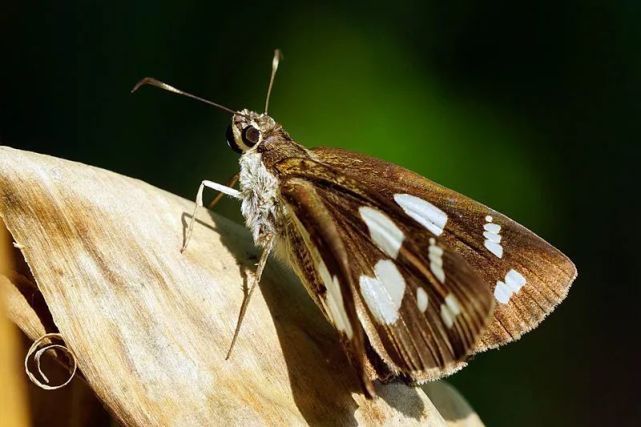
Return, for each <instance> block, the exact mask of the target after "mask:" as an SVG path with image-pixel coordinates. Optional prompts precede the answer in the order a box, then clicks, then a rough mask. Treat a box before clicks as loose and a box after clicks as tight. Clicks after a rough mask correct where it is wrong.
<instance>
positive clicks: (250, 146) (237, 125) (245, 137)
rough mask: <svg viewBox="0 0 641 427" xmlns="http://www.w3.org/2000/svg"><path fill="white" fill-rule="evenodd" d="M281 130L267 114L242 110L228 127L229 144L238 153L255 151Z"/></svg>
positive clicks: (235, 115) (233, 117) (234, 116)
mask: <svg viewBox="0 0 641 427" xmlns="http://www.w3.org/2000/svg"><path fill="white" fill-rule="evenodd" d="M278 128H280V127H279V126H278V125H277V124H276V122H275V121H274V119H272V118H271V117H270V116H269V115H267V114H266V113H261V114H259V113H256V112H254V111H249V110H246V109H245V110H242V111H239V112H238V113H236V114H234V115H233V116H232V119H231V123H230V125H229V126H228V127H227V134H226V137H227V144H228V145H229V148H231V149H232V150H234V151H235V152H237V153H240V154H242V153H245V152H247V151H250V150H255V149H256V148H257V147H258V146H259V145H260V144H261V143H262V142H263V141H264V140H266V139H267V138H268V137H269V136H271V135H272V134H274V133H275V132H276V131H277V130H278Z"/></svg>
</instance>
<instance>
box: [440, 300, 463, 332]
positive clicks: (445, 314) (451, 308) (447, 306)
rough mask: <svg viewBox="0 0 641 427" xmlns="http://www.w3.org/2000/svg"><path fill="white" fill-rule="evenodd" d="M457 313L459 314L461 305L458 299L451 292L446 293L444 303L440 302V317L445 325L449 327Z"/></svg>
mask: <svg viewBox="0 0 641 427" xmlns="http://www.w3.org/2000/svg"><path fill="white" fill-rule="evenodd" d="M459 314H461V307H460V306H459V303H458V300H457V299H456V297H455V296H454V295H453V294H448V295H447V296H446V297H445V303H444V304H441V319H443V323H445V326H447V327H448V328H451V327H452V326H453V325H454V321H455V320H456V316H458V315H459Z"/></svg>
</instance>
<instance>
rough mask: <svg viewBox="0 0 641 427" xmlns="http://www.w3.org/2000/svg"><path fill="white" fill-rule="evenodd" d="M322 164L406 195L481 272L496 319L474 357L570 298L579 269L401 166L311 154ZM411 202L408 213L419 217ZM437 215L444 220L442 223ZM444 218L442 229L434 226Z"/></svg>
mask: <svg viewBox="0 0 641 427" xmlns="http://www.w3.org/2000/svg"><path fill="white" fill-rule="evenodd" d="M310 151H311V152H312V153H313V154H312V156H313V157H314V158H315V159H316V160H317V161H319V162H321V163H323V164H326V165H330V166H332V167H334V168H336V169H337V170H340V171H341V173H342V174H344V175H345V176H348V177H351V178H353V179H357V180H359V181H360V182H361V183H362V185H363V186H364V187H366V188H370V189H372V191H376V192H378V193H379V194H381V195H382V196H383V197H386V198H390V199H391V198H394V196H395V195H398V194H403V195H410V196H415V197H417V198H419V199H420V200H424V201H427V202H429V204H430V205H432V206H433V207H435V208H437V211H436V212H433V214H434V215H435V218H433V219H435V220H436V223H437V224H433V225H434V226H436V230H435V231H437V232H438V231H440V228H439V226H440V225H443V227H442V232H441V234H439V235H438V238H439V241H440V242H441V244H442V245H443V246H444V247H446V248H448V249H450V250H452V251H454V252H456V253H457V254H459V255H460V256H461V257H463V258H464V259H465V261H466V262H467V263H468V264H469V265H470V266H471V267H472V268H473V269H474V270H475V271H476V272H477V273H478V275H479V276H480V277H481V279H482V281H483V283H484V284H485V285H486V286H487V287H488V288H489V289H490V290H491V292H492V293H493V294H494V296H495V299H496V300H497V306H496V309H495V310H494V315H493V316H494V318H493V320H492V321H491V322H490V324H489V326H488V328H487V330H486V331H485V333H484V334H483V337H482V339H481V340H480V341H479V343H477V345H476V348H475V352H479V351H484V350H486V349H488V348H494V347H498V346H500V345H502V344H505V343H508V342H510V341H512V340H515V339H518V338H519V337H520V336H521V335H523V334H524V333H526V332H528V331H530V330H531V329H533V328H535V327H536V326H537V325H538V324H539V323H540V322H541V321H542V320H543V319H544V318H545V317H546V316H547V315H548V314H550V313H551V312H552V311H553V310H554V308H555V307H556V305H558V304H559V303H560V302H561V301H562V300H563V299H564V298H565V297H566V295H567V293H568V291H569V288H570V286H571V284H572V282H573V281H574V279H575V278H576V274H577V272H576V267H575V266H574V264H573V263H572V261H570V259H568V258H567V257H566V256H565V255H564V254H563V253H561V252H560V251H559V250H557V249H556V248H554V247H553V246H551V245H550V244H549V243H547V242H546V241H544V240H543V239H541V238H540V237H539V236H537V235H536V234H534V233H532V232H531V231H529V230H527V229H526V228H525V227H523V226H521V225H519V224H518V223H516V222H514V221H512V220H511V219H509V218H508V217H506V216H505V215H502V214H501V213H499V212H496V211H494V210H492V209H490V208H488V207H486V206H484V205H482V204H481V203H478V202H475V201H473V200H471V199H469V198H467V197H465V196H463V195H461V194H459V193H456V192H454V191H452V190H449V189H447V188H445V187H442V186H440V185H438V184H436V183H434V182H432V181H429V180H428V179H426V178H424V177H422V176H420V175H417V174H415V173H413V172H410V171H408V170H407V169H404V168H402V167H400V166H396V165H394V164H391V163H387V162H384V161H381V160H378V159H375V158H371V157H367V156H364V155H361V154H356V153H351V152H348V151H345V150H340V149H335V148H318V149H314V150H310ZM410 196H408V197H406V199H405V202H406V207H409V210H410V212H411V211H412V210H414V213H416V214H418V213H420V210H421V206H420V205H416V204H414V205H412V203H413V202H415V200H413V199H411V197H410ZM438 210H440V211H441V212H442V213H443V214H444V215H446V218H445V217H439V215H438ZM442 219H445V223H444V224H442V223H440V222H439V220H442Z"/></svg>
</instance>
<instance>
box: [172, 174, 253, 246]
mask: <svg viewBox="0 0 641 427" xmlns="http://www.w3.org/2000/svg"><path fill="white" fill-rule="evenodd" d="M232 185H233V184H232ZM205 187H207V188H211V189H212V190H216V191H218V192H220V193H221V194H226V195H228V196H231V197H233V198H235V199H239V200H240V199H242V196H241V194H240V191H238V190H235V189H233V188H231V187H228V186H226V185H222V184H218V183H216V182H212V181H207V180H204V181H203V182H201V183H200V187H198V193H196V206H194V212H193V213H192V215H191V220H190V221H189V226H188V227H187V234H186V236H185V243H184V244H183V246H182V248H181V249H180V252H181V253H182V252H184V251H185V249H187V245H188V244H189V240H190V239H191V233H192V232H193V230H194V222H195V221H196V213H197V212H198V208H200V207H202V206H203V190H204V189H205ZM218 200H220V197H219V195H218V196H216V199H214V202H218ZM212 205H213V203H212Z"/></svg>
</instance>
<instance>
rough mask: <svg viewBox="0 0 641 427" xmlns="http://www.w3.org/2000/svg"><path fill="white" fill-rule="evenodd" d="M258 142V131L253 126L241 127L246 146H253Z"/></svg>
mask: <svg viewBox="0 0 641 427" xmlns="http://www.w3.org/2000/svg"><path fill="white" fill-rule="evenodd" d="M259 142H260V131H259V130H258V129H256V128H255V127H253V126H247V127H246V128H245V129H243V143H245V145H246V146H248V147H253V146H254V145H256V144H258V143H259Z"/></svg>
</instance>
